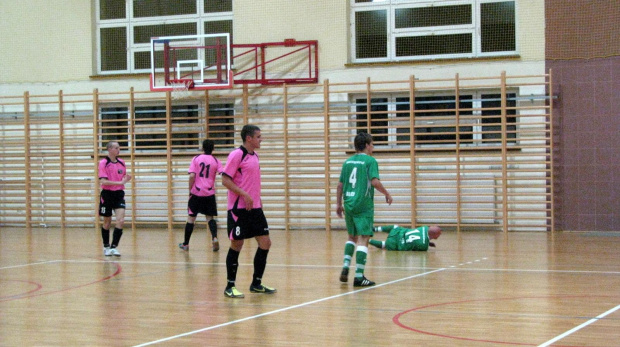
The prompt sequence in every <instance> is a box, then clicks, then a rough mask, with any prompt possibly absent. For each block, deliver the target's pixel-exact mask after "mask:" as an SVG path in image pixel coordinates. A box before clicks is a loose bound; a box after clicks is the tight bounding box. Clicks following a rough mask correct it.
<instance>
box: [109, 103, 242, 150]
mask: <svg viewBox="0 0 620 347" xmlns="http://www.w3.org/2000/svg"><path fill="white" fill-rule="evenodd" d="M203 114H204V112H203V110H201V108H200V107H199V105H197V104H194V105H173V106H172V109H171V124H170V137H171V149H172V151H173V152H183V151H190V152H194V151H196V149H197V148H199V147H200V141H201V140H200V139H201V138H204V136H205V124H204V119H205V118H204V115H203ZM100 117H101V121H100V133H101V141H100V143H101V147H105V146H106V144H107V143H108V141H118V142H119V144H120V146H121V147H125V148H128V147H129V146H131V147H132V148H133V149H134V150H135V151H137V152H141V153H144V152H157V153H165V152H166V151H167V149H168V141H167V132H168V130H167V124H166V107H165V106H162V105H140V106H136V107H135V109H134V120H133V123H131V127H130V114H129V108H128V107H126V106H104V107H101V109H100ZM234 121H235V119H234V108H233V104H211V105H209V114H208V117H207V121H206V135H207V137H208V138H210V139H213V140H214V141H215V144H216V147H222V148H226V149H230V148H232V146H233V145H234V135H235V128H234ZM130 129H132V130H131V131H130ZM131 132H133V134H132V133H131Z"/></svg>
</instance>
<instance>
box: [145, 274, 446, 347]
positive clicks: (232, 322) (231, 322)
mask: <svg viewBox="0 0 620 347" xmlns="http://www.w3.org/2000/svg"><path fill="white" fill-rule="evenodd" d="M444 270H446V268H441V269H437V270H433V271H429V272H424V273H421V274H416V275H413V276H409V277H404V278H401V279H397V280H394V281H390V282H386V283H381V284H377V285H374V286H372V287H367V288H363V289H358V290H354V291H352V292H347V293H342V294H338V295H334V296H328V297H326V298H322V299H317V300H313V301H308V302H304V303H302V304H298V305H293V306H289V307H285V308H281V309H278V310H274V311H270V312H265V313H261V314H257V315H255V316H251V317H246V318H241V319H237V320H234V321H230V322H226V323H222V324H218V325H214V326H210V327H206V328H202V329H198V330H194V331H190V332H187V333H183V334H179V335H174V336H170V337H166V338H163V339H159V340H155V341H151V342H146V343H143V344H140V345H135V346H134V347H142V346H150V345H154V344H156V343H160V342H165V341H170V340H174V339H178V338H180V337H184V336H188V335H193V334H197V333H201V332H203V331H207V330H213V329H217V328H221V327H225V326H228V325H233V324H237V323H241V322H245V321H247V320H250V319H255V318H260V317H264V316H268V315H272V314H276V313H280V312H284V311H288V310H292V309H296V308H300V307H304V306H308V305H312V304H316V303H319V302H323V301H327V300H331V299H337V298H340V297H343V296H347V295H351V294H357V293H359V292H363V291H366V290H371V289H375V288H379V287H383V286H387V285H390V284H394V283H398V282H402V281H406V280H410V279H412V278H416V277H421V276H426V275H429V274H432V273H434V272H439V271H444Z"/></svg>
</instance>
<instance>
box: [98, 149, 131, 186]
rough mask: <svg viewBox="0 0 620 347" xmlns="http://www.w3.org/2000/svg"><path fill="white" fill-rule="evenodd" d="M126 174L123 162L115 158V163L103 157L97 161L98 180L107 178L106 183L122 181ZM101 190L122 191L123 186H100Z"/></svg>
mask: <svg viewBox="0 0 620 347" xmlns="http://www.w3.org/2000/svg"><path fill="white" fill-rule="evenodd" d="M126 174H127V169H126V168H125V162H124V161H123V160H122V159H120V158H116V161H112V160H111V159H110V158H109V157H105V158H103V159H101V161H99V179H101V178H107V179H108V181H122V180H123V177H125V175H126ZM101 189H105V190H124V189H125V185H118V186H116V185H114V186H112V185H103V184H102V185H101Z"/></svg>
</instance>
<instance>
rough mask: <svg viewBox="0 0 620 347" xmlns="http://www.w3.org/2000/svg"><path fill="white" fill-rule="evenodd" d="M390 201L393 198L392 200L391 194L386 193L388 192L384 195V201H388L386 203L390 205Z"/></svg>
mask: <svg viewBox="0 0 620 347" xmlns="http://www.w3.org/2000/svg"><path fill="white" fill-rule="evenodd" d="M392 201H393V200H392V196H391V195H390V194H389V193H388V194H387V195H386V196H385V202H387V203H388V205H391V204H392Z"/></svg>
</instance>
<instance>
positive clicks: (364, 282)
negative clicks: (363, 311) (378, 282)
mask: <svg viewBox="0 0 620 347" xmlns="http://www.w3.org/2000/svg"><path fill="white" fill-rule="evenodd" d="M374 285H375V282H373V281H371V280H369V279H368V278H366V277H362V278H357V277H356V278H355V280H353V287H368V286H374Z"/></svg>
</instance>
